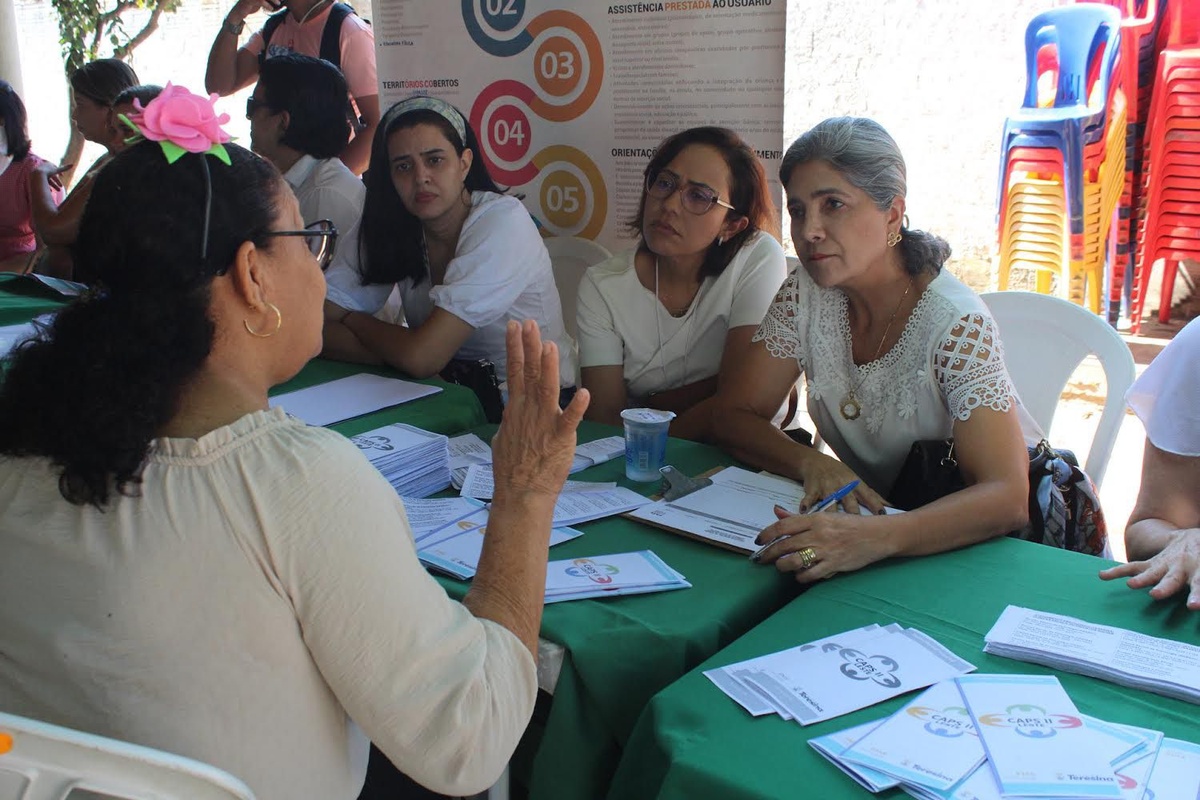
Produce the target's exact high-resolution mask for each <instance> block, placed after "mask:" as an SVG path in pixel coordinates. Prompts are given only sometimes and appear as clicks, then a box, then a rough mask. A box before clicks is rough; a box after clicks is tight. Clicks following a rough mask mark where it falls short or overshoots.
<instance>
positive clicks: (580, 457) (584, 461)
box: [571, 436, 625, 473]
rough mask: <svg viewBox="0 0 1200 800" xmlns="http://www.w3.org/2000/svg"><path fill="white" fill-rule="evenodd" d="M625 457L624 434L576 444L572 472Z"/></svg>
mask: <svg viewBox="0 0 1200 800" xmlns="http://www.w3.org/2000/svg"><path fill="white" fill-rule="evenodd" d="M624 457H625V437H624V436H609V437H606V438H604V439H596V440H594V441H591V442H585V443H584V444H577V445H575V461H574V462H573V463H572V464H571V472H572V473H576V472H579V471H580V470H584V469H587V468H588V467H594V466H596V465H597V464H603V463H604V462H605V461H612V460H613V459H614V458H624Z"/></svg>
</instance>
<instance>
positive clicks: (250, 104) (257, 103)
mask: <svg viewBox="0 0 1200 800" xmlns="http://www.w3.org/2000/svg"><path fill="white" fill-rule="evenodd" d="M259 108H267V109H269V108H270V106H268V105H267V101H266V100H260V99H259V98H257V97H255V96H254V95H250V96H249V97H247V98H246V119H250V117H251V116H252V115H253V114H254V112H255V111H257V110H258V109H259Z"/></svg>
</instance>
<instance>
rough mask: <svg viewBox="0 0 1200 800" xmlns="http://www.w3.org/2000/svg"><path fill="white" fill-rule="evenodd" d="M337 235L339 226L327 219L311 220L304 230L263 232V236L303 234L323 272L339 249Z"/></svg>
mask: <svg viewBox="0 0 1200 800" xmlns="http://www.w3.org/2000/svg"><path fill="white" fill-rule="evenodd" d="M337 235H338V231H337V226H336V225H334V224H333V222H332V221H331V220H327V219H319V220H317V221H316V222H310V223H309V224H307V225H305V226H304V230H302V231H267V232H266V233H264V234H263V236H303V237H304V241H305V243H306V244H307V245H308V249H309V251H311V252H312V254H313V258H315V259H317V264H319V265H320V267H321V271H322V272H324V271H325V270H326V268H328V267H329V262H331V261H333V253H334V251H335V250H336V249H337Z"/></svg>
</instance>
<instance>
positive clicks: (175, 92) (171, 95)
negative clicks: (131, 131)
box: [126, 82, 231, 165]
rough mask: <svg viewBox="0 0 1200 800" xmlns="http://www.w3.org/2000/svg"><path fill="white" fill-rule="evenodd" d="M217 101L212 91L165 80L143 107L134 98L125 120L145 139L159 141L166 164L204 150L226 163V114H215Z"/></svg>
mask: <svg viewBox="0 0 1200 800" xmlns="http://www.w3.org/2000/svg"><path fill="white" fill-rule="evenodd" d="M216 101H217V95H215V94H212V95H209V96H208V97H204V96H203V95H198V94H193V93H192V92H190V91H188V90H187V89H186V88H184V87H182V86H175V85H173V84H171V83H170V82H168V83H167V85H166V86H165V87H163V90H162V93H161V94H159V95H158V97H156V98H154V99H153V100H151V101H150V102H149V103H147V104H146V106H145V107H144V108H143V107H142V103H141V101H140V100H134V101H133V107H134V109H135V111H134V113H132V114H130V115H129V116H128V118H127V120H126V121H128V122H129V123H130V124H131V125H132V126H136V128H137V130H138V131H139V132H140V133H141V134H142V135H143V136H145V137H146V138H147V139H150V140H152V141H155V142H158V144H159V146H160V147H162V151H163V155H165V156H166V157H167V163H168V164H174V163H175V162H176V161H178V160H179V158H180V156H182V155H183V154H184V153H204V154H206V155H212V156H216V157H217V159H219V160H220V161H222V162H224V163H225V164H226V165H229V164H230V160H229V153H228V152H226V150H225V146H224V142H228V141H230V139H231V137H230V136H229V134H228V133H226V132H225V131H223V130H221V126H222V125H224V124H225V123H227V122H229V115H228V114H221V115H220V116H218V115H217V111H216V108H214V103H216Z"/></svg>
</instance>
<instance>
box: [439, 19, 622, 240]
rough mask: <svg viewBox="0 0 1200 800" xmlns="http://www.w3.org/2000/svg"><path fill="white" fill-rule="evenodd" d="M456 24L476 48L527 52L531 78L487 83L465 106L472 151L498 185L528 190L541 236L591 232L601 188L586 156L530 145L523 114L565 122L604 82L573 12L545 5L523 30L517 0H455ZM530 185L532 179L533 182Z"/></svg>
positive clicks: (598, 58)
mask: <svg viewBox="0 0 1200 800" xmlns="http://www.w3.org/2000/svg"><path fill="white" fill-rule="evenodd" d="M462 15H463V23H464V24H465V25H466V28H467V32H468V33H469V34H470V36H471V38H472V40H474V42H475V43H476V44H477V45H478V46H479V47H480V49H482V50H483V51H484V52H486V53H488V54H490V55H493V56H497V57H500V58H511V57H513V56H517V55H521V54H523V53H529V54H531V55H532V63H531V64H530V67H531V70H532V73H533V75H532V78H533V79H532V81H530V82H528V83H523V82H521V81H517V80H511V79H504V80H498V81H495V82H493V83H491V84H489V85H488V86H486V87H484V89H483V90H482V91H481V92H480V93H479V96H478V97H477V98H476V99H475V103H474V105H472V106H471V112H470V119H471V126H472V127H473V128H474V129H475V131H476V133H477V134H478V136H479V144H480V149H481V150H482V152H481V153H480V154H479V155H480V156H481V157H482V158H483V159H484V162H485V163H486V164H487V166H488V169H489V170H490V171H491V173H492V176H493V177H494V178H495V179H496V180H497V181H498V182H500V183H501V184H507V185H511V186H527V187H529V188H530V191H531V193H536V195H537V198H538V208H539V209H540V214H539V215H538V217H537V221H538V224H539V226H541V228H542V231H543V233H544V235H559V236H581V237H585V238H595V237H596V236H597V235H598V234H599V233H600V231H601V230H602V228H603V227H604V220H605V218H606V216H607V214H608V191H607V189H606V187H605V185H604V179H603V177H602V176H601V174H600V170H599V169H598V168H597V166H596V164H595V162H594V161H592V159H591V158H589V157H588V156H587V155H586V154H585V153H584V152H583V151H581V150H579V149H578V148H575V147H569V146H567V145H560V144H555V145H548V146H546V147H542V148H540V149H536V148H535V142H534V136H533V131H532V128H531V125H530V120H531V119H534V118H540V119H542V120H546V121H548V122H558V123H562V122H568V121H570V120H573V119H576V118H578V117H579V116H581V115H582V114H583V113H584V112H586V111H587V110H588V109H589V108H591V106H592V104H593V103H594V102H595V101H596V97H597V96H598V95H599V93H600V86H601V84H602V83H603V80H604V54H603V52H602V51H601V49H600V40H599V38H598V37H597V36H596V33H595V31H594V30H592V28H591V26H590V25H588V24H587V22H585V21H584V20H583V18H582V17H580V16H579V15H578V14H574V13H572V12H570V11H564V10H561V9H556V10H551V11H545V12H543V13H541V14H538V15H537V16H536V17H534V18H533V19H531V20H530V21H529V22H528V23H527V24H526V25H525V26H524V27H523V28H521V27H520V26H521V22H522V20H523V19H524V16H525V0H462ZM533 184H537V185H536V186H533Z"/></svg>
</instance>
